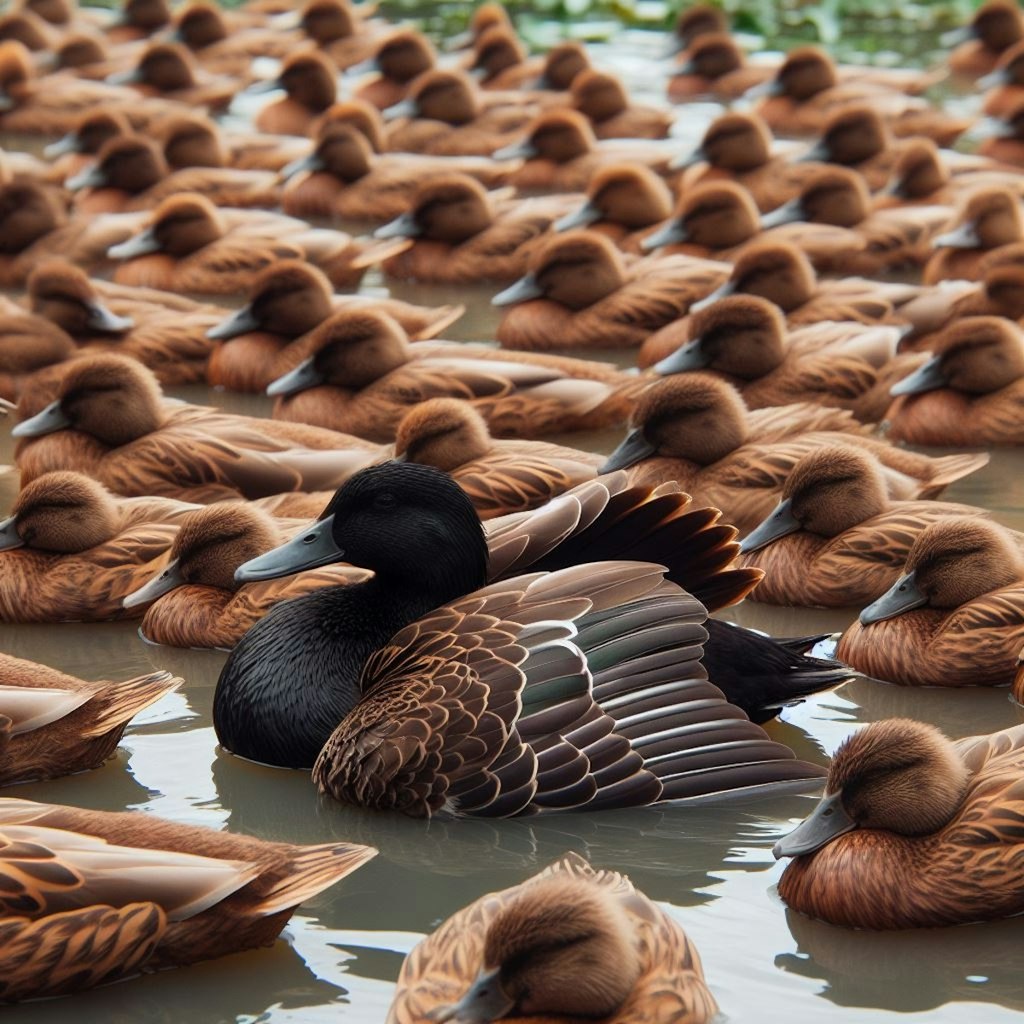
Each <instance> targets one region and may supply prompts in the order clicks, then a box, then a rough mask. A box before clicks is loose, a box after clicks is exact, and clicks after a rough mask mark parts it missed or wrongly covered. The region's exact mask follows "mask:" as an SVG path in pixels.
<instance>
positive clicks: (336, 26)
mask: <svg viewBox="0 0 1024 1024" xmlns="http://www.w3.org/2000/svg"><path fill="white" fill-rule="evenodd" d="M357 22H358V19H357V16H356V15H355V14H354V13H353V11H352V7H351V5H349V4H347V3H341V2H340V0H310V2H309V3H307V4H306V6H305V7H304V8H303V9H302V17H301V18H300V20H299V25H300V27H301V28H302V31H303V32H304V33H305V34H306V35H307V36H308V37H309V38H310V39H312V40H313V42H315V43H316V44H317V45H318V46H330V45H331V43H336V42H338V40H339V39H349V38H351V37H352V36H354V35H355V33H356V27H357Z"/></svg>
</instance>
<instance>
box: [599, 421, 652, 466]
mask: <svg viewBox="0 0 1024 1024" xmlns="http://www.w3.org/2000/svg"><path fill="white" fill-rule="evenodd" d="M656 452H657V449H656V448H655V447H654V445H653V444H651V442H650V441H648V440H647V438H646V437H644V428H643V427H636V428H634V429H633V430H631V431H630V432H629V433H628V434H627V435H626V436H625V438H623V440H622V443H621V444H620V445H619V447H618V448H616V449H615V451H613V452H612V453H611V455H609V456H608V461H607V462H605V464H604V465H603V466H602V467H601V468H600V469H599V470H598V473H614V472H615V470H617V469H628V468H629V467H630V466H635V465H636V464H637V463H638V462H641V461H642V460H643V459H646V458H649V457H650V456H652V455H654V454H655V453H656Z"/></svg>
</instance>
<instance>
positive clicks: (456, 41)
mask: <svg viewBox="0 0 1024 1024" xmlns="http://www.w3.org/2000/svg"><path fill="white" fill-rule="evenodd" d="M495 27H499V28H501V27H504V28H512V27H513V26H512V19H511V18H510V17H509V14H508V11H507V10H505V8H504V7H503V6H502V5H501V4H500V3H492V2H490V0H485V2H484V3H482V4H480V5H479V7H474V8H473V13H472V14H470V16H469V25H468V26H467V27H466V31H465V32H460V33H459V34H458V35H455V36H452V37H451V38H450V39H448V49H449V50H470V49H472V48H473V47H474V46H475V45H476V42H477V40H478V39H479V38H480V37H481V36H482V35H483V34H484V33H485V32H486V31H487V30H488V29H491V28H495Z"/></svg>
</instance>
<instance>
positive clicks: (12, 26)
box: [0, 11, 50, 52]
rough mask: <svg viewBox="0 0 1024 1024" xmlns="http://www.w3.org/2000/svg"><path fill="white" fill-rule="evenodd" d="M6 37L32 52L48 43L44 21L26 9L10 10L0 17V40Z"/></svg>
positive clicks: (47, 45) (37, 50)
mask: <svg viewBox="0 0 1024 1024" xmlns="http://www.w3.org/2000/svg"><path fill="white" fill-rule="evenodd" d="M8 39H13V40H16V41H17V42H19V43H21V44H22V46H24V47H25V48H26V49H28V50H32V51H33V52H40V51H42V50H45V49H47V48H48V47H49V45H50V38H49V34H48V32H47V26H46V22H45V21H43V19H42V18H37V17H36V16H35V15H34V14H31V13H29V12H27V11H10V12H8V13H7V14H5V15H3V16H2V17H0V42H3V41H6V40H8Z"/></svg>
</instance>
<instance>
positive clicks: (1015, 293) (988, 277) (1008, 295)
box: [985, 245, 1024, 320]
mask: <svg viewBox="0 0 1024 1024" xmlns="http://www.w3.org/2000/svg"><path fill="white" fill-rule="evenodd" d="M1010 250H1013V252H1012V253H1011V252H1010ZM1005 252H1006V254H1007V255H1013V256H1014V257H1015V259H1014V260H1012V261H1010V260H1007V261H1006V262H1003V261H1002V260H999V261H995V260H993V262H992V263H991V264H990V265H989V267H988V269H987V270H986V271H985V295H986V297H987V298H988V301H989V302H990V303H991V304H992V306H993V307H995V311H996V312H997V313H998V314H999V315H1000V316H1003V317H1007V318H1008V319H1010V320H1021V319H1024V245H1011V246H1008V247H1007V250H1005ZM1000 255H1002V254H1000Z"/></svg>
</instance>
